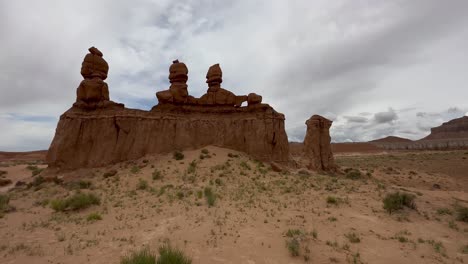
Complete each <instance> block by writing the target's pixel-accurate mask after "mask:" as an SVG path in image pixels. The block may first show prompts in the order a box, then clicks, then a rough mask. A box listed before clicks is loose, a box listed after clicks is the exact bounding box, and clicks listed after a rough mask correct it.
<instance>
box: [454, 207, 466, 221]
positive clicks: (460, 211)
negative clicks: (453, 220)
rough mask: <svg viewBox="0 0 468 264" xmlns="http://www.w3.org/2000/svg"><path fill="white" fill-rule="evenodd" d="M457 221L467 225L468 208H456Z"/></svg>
mask: <svg viewBox="0 0 468 264" xmlns="http://www.w3.org/2000/svg"><path fill="white" fill-rule="evenodd" d="M457 220H458V221H462V222H466V223H468V207H463V206H460V207H458V208H457Z"/></svg>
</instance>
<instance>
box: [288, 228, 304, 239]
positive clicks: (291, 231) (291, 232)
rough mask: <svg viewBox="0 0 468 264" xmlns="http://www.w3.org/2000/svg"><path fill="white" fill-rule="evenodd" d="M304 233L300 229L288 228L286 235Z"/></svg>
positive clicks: (291, 235)
mask: <svg viewBox="0 0 468 264" xmlns="http://www.w3.org/2000/svg"><path fill="white" fill-rule="evenodd" d="M302 233H303V232H302V230H300V229H288V231H287V232H286V236H287V237H294V236H299V235H301V234H302Z"/></svg>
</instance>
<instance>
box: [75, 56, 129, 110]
mask: <svg viewBox="0 0 468 264" xmlns="http://www.w3.org/2000/svg"><path fill="white" fill-rule="evenodd" d="M89 52H90V53H88V54H87V55H86V56H85V58H84V60H83V63H82V65H81V75H82V76H83V77H84V78H85V79H84V80H83V81H81V83H80V85H79V86H78V88H77V89H76V102H75V104H74V106H76V107H81V108H83V109H89V110H92V109H96V108H103V107H111V106H117V107H123V105H120V104H116V103H114V102H112V101H110V98H109V87H108V86H107V83H106V82H104V80H105V79H106V78H107V72H108V71H109V65H107V62H106V61H105V60H104V59H103V58H102V56H103V55H102V52H101V51H99V50H98V49H97V48H95V47H91V48H89Z"/></svg>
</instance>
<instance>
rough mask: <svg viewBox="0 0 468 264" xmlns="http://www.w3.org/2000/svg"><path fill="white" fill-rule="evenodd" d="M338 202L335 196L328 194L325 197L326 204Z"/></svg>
mask: <svg viewBox="0 0 468 264" xmlns="http://www.w3.org/2000/svg"><path fill="white" fill-rule="evenodd" d="M338 203H339V199H338V198H337V197H335V196H328V197H327V204H333V205H337V204H338Z"/></svg>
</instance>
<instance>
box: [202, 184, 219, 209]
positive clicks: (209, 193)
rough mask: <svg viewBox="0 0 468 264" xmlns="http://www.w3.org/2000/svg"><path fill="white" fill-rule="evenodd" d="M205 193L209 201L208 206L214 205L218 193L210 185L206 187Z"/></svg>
mask: <svg viewBox="0 0 468 264" xmlns="http://www.w3.org/2000/svg"><path fill="white" fill-rule="evenodd" d="M204 194H205V197H206V202H207V203H208V207H211V206H214V204H215V201H216V195H215V193H214V192H213V190H212V189H211V188H210V187H205V190H204Z"/></svg>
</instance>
